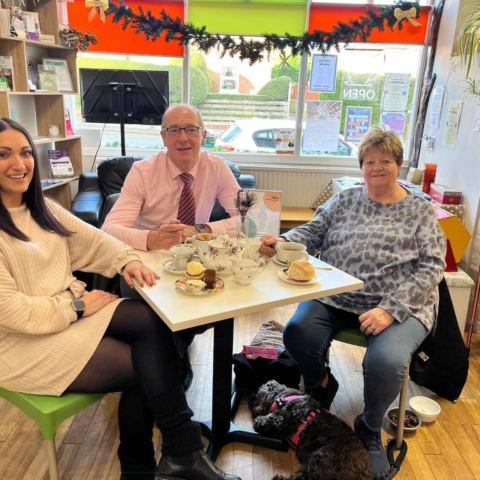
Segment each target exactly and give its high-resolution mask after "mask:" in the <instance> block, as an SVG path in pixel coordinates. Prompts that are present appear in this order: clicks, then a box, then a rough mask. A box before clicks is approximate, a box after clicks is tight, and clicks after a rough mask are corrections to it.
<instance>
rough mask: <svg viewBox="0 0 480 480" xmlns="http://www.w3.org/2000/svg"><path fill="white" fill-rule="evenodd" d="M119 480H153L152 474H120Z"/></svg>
mask: <svg viewBox="0 0 480 480" xmlns="http://www.w3.org/2000/svg"><path fill="white" fill-rule="evenodd" d="M120 480H155V474H154V473H122V475H121V476H120Z"/></svg>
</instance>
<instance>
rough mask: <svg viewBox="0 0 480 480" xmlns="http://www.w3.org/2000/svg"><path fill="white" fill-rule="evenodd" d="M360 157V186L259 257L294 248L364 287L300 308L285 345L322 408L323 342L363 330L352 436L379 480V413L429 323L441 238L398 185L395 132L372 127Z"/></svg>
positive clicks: (326, 386)
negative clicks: (359, 404)
mask: <svg viewBox="0 0 480 480" xmlns="http://www.w3.org/2000/svg"><path fill="white" fill-rule="evenodd" d="M358 158H359V162H360V167H361V169H362V174H363V177H364V179H365V187H362V188H352V189H350V190H346V191H343V192H340V193H339V194H338V195H336V196H334V197H333V198H332V199H330V200H329V201H328V202H327V203H326V204H325V205H322V206H320V207H319V208H318V210H317V212H316V214H315V218H314V219H313V220H312V221H311V222H309V223H307V224H305V225H303V226H301V227H298V228H294V229H293V230H290V231H289V232H288V233H286V234H284V235H282V237H281V238H277V237H273V236H265V237H264V238H263V239H262V241H263V245H262V247H261V250H260V251H261V252H262V253H265V254H267V255H269V256H272V255H273V254H274V253H275V250H274V246H275V243H277V242H286V241H295V242H300V243H303V244H304V245H306V246H307V249H308V250H309V251H314V250H320V251H321V253H322V259H323V260H325V261H326V262H328V263H330V264H331V265H333V266H335V267H337V268H339V269H340V270H343V271H345V272H348V273H349V274H351V275H353V276H355V277H357V278H360V279H361V280H363V282H364V283H365V285H364V288H363V289H362V290H359V291H356V292H351V293H344V294H340V295H334V296H331V297H326V298H322V299H319V300H312V301H307V302H302V303H301V304H300V305H299V307H298V309H297V311H296V312H295V315H294V316H293V317H292V318H291V319H290V321H289V322H288V324H287V326H286V328H285V331H284V343H285V345H286V347H287V349H288V351H289V352H290V354H291V355H292V356H293V358H294V359H295V360H296V361H297V363H298V365H299V366H300V369H301V370H302V373H303V376H304V380H305V386H306V388H307V390H308V391H310V393H311V395H312V396H313V397H315V398H316V399H318V400H319V401H320V402H321V403H322V404H323V406H324V407H326V408H329V407H330V404H331V402H332V401H333V398H334V396H335V394H336V392H337V390H338V382H337V381H336V379H335V377H334V376H333V375H332V373H331V372H330V369H329V368H328V367H325V353H326V351H327V350H328V348H329V347H330V343H331V340H332V338H333V336H334V335H335V334H336V333H338V332H339V331H340V330H341V329H342V328H348V327H350V328H351V327H354V326H358V327H359V328H360V330H361V331H362V332H363V333H364V334H365V336H366V339H367V345H368V347H367V353H366V354H365V358H364V361H363V371H364V380H365V387H364V400H365V409H364V411H363V414H361V415H359V416H358V417H357V418H356V419H355V431H356V432H357V434H358V435H359V436H360V438H361V439H362V441H363V442H364V443H365V445H366V447H367V450H368V452H369V454H370V459H371V465H372V469H373V471H374V472H375V473H376V474H377V475H378V476H379V477H378V478H381V476H382V475H383V474H385V472H386V471H388V468H389V464H388V460H387V457H386V454H385V450H384V449H383V446H382V443H381V442H382V441H381V435H380V431H381V426H382V421H383V416H384V415H385V412H386V410H387V408H388V407H389V406H390V404H391V403H392V402H393V401H394V399H395V398H396V396H397V394H398V392H399V389H400V385H401V383H402V382H403V379H404V377H405V369H406V365H407V363H408V359H409V358H410V355H411V354H412V353H413V352H414V351H415V350H416V349H417V348H418V346H419V345H420V344H421V343H422V341H423V340H424V338H425V337H426V336H427V334H428V332H429V330H430V329H431V328H432V326H433V323H434V321H435V317H436V310H437V308H438V288H437V285H438V284H439V283H440V281H441V279H442V276H443V271H444V268H445V261H444V258H445V252H446V242H445V237H444V235H443V232H442V230H441V228H440V226H439V224H438V222H437V220H436V219H435V216H434V213H433V209H432V207H431V205H430V204H429V203H428V202H427V201H426V200H425V199H423V198H421V197H419V196H416V195H413V194H411V193H410V192H408V191H407V190H405V189H404V188H403V187H401V186H400V185H399V184H398V182H397V177H398V175H399V173H400V167H401V165H402V161H403V148H402V144H401V142H400V139H399V138H398V136H397V134H396V133H394V132H392V131H385V130H384V129H382V128H379V127H377V128H373V129H371V130H370V131H369V132H368V133H367V134H366V135H365V137H364V139H363V141H362V143H361V144H360V147H359V151H358Z"/></svg>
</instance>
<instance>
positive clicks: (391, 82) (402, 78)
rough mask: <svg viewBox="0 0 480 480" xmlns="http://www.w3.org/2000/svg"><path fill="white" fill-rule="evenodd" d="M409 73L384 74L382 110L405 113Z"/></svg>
mask: <svg viewBox="0 0 480 480" xmlns="http://www.w3.org/2000/svg"><path fill="white" fill-rule="evenodd" d="M409 88H410V74H409V73H386V74H385V79H384V82H383V101H382V110H384V111H387V112H405V111H406V110H407V102H408V90H409Z"/></svg>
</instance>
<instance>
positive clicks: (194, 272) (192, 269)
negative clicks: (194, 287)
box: [185, 261, 205, 280]
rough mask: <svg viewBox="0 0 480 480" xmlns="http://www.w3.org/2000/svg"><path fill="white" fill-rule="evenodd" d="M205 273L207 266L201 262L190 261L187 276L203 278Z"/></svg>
mask: <svg viewBox="0 0 480 480" xmlns="http://www.w3.org/2000/svg"><path fill="white" fill-rule="evenodd" d="M204 275H205V268H203V265H202V264H201V263H200V262H195V261H193V262H190V263H189V264H188V265H187V270H186V271H185V276H186V277H187V278H189V279H191V280H202V279H203V277H204Z"/></svg>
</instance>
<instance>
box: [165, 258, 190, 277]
mask: <svg viewBox="0 0 480 480" xmlns="http://www.w3.org/2000/svg"><path fill="white" fill-rule="evenodd" d="M163 268H164V269H165V270H166V271H167V272H170V273H173V274H174V275H185V270H177V269H176V268H175V267H174V265H173V260H166V261H165V262H163Z"/></svg>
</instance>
